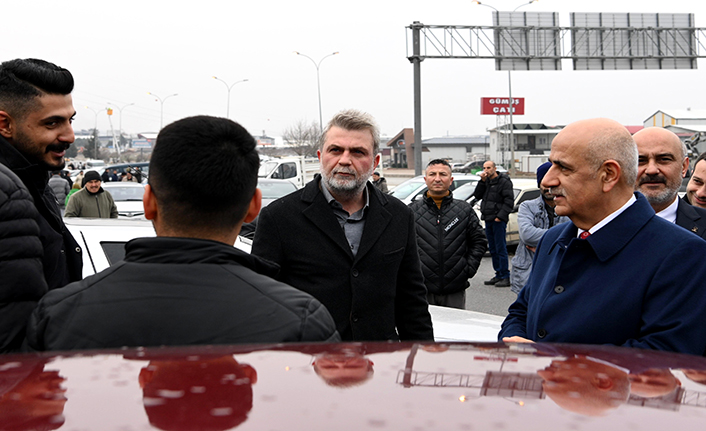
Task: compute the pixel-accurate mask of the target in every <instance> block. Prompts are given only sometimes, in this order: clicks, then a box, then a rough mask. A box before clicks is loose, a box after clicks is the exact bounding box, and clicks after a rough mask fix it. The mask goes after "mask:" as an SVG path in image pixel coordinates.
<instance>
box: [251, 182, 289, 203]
mask: <svg viewBox="0 0 706 431" xmlns="http://www.w3.org/2000/svg"><path fill="white" fill-rule="evenodd" d="M257 188H259V189H260V190H261V191H262V198H263V199H278V198H281V197H282V196H285V195H288V194H290V193H292V192H295V191H296V190H297V187H296V186H295V185H294V184H292V183H290V182H289V181H282V182H279V181H277V182H274V181H272V182H270V181H267V182H258V183H257Z"/></svg>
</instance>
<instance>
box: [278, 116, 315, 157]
mask: <svg viewBox="0 0 706 431" xmlns="http://www.w3.org/2000/svg"><path fill="white" fill-rule="evenodd" d="M282 139H284V142H285V143H286V144H287V145H288V146H289V147H290V148H291V149H292V151H294V152H295V153H297V155H300V156H304V157H315V156H316V150H317V148H318V139H319V123H317V122H315V121H312V122H311V123H308V122H307V121H306V120H299V121H297V122H296V123H294V124H293V125H291V126H289V127H287V128H286V129H285V130H284V134H283V135H282Z"/></svg>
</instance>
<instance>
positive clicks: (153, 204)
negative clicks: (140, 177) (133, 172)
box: [142, 184, 159, 220]
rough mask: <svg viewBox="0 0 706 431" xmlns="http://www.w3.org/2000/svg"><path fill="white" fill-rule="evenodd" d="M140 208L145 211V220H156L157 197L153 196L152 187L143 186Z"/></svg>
mask: <svg viewBox="0 0 706 431" xmlns="http://www.w3.org/2000/svg"><path fill="white" fill-rule="evenodd" d="M142 207H143V208H144V209H145V218H146V219H147V220H154V219H156V218H157V213H158V212H159V210H158V208H157V197H156V196H155V195H154V192H153V191H152V186H150V185H149V184H147V185H146V186H145V194H144V195H143V196H142Z"/></svg>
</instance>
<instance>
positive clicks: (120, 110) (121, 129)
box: [108, 102, 134, 145]
mask: <svg viewBox="0 0 706 431" xmlns="http://www.w3.org/2000/svg"><path fill="white" fill-rule="evenodd" d="M108 105H113V106H115V107H116V108H118V112H119V113H120V119H119V120H118V128H119V129H120V138H121V140H122V137H123V109H125V108H127V107H128V106H132V105H134V103H128V104H127V105H125V106H123V107H122V108H121V107H119V106H118V105H116V104H115V103H110V102H108ZM118 145H120V143H118Z"/></svg>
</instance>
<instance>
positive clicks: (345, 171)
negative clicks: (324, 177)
mask: <svg viewBox="0 0 706 431" xmlns="http://www.w3.org/2000/svg"><path fill="white" fill-rule="evenodd" d="M331 174H332V175H334V174H351V175H355V174H356V172H355V169H353V168H336V169H334V170H333V171H331Z"/></svg>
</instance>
